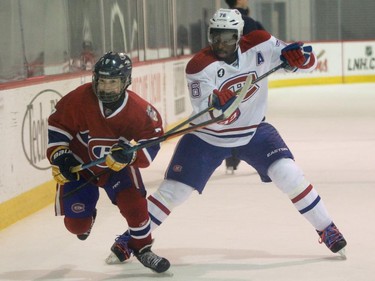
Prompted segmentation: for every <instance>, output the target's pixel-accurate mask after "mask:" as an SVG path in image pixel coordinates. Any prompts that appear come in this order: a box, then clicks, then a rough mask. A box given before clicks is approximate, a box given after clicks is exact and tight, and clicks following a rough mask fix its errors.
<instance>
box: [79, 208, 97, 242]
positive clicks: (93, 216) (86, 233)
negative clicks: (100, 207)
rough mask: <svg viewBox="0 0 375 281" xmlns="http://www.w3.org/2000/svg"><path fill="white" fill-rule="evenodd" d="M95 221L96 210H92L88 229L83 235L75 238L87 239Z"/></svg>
mask: <svg viewBox="0 0 375 281" xmlns="http://www.w3.org/2000/svg"><path fill="white" fill-rule="evenodd" d="M95 219H96V209H95V210H94V213H93V214H92V223H91V226H90V229H89V230H87V231H86V232H85V233H82V234H78V235H77V237H78V239H79V240H86V239H87V237H89V235H90V232H91V229H92V227H93V226H94V223H95Z"/></svg>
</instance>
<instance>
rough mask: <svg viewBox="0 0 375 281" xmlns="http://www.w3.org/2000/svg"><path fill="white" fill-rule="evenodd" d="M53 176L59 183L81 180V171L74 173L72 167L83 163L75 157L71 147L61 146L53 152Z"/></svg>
mask: <svg viewBox="0 0 375 281" xmlns="http://www.w3.org/2000/svg"><path fill="white" fill-rule="evenodd" d="M51 163H52V176H53V178H54V179H55V181H57V183H59V184H61V185H62V184H65V183H67V182H70V181H77V180H79V173H72V172H71V171H70V169H71V168H73V167H75V166H78V165H80V164H81V163H80V162H79V161H78V160H77V159H75V158H74V156H73V154H72V152H71V151H70V149H69V148H68V147H66V146H59V147H58V148H57V149H56V150H55V151H54V152H53V153H52V154H51Z"/></svg>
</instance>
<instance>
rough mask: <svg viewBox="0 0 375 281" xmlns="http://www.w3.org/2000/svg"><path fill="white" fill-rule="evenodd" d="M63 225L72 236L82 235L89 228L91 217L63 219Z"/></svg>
mask: <svg viewBox="0 0 375 281" xmlns="http://www.w3.org/2000/svg"><path fill="white" fill-rule="evenodd" d="M64 224H65V227H66V229H67V230H69V231H70V232H71V233H73V234H77V235H79V234H83V233H85V232H86V231H88V230H89V229H90V228H91V225H92V217H88V218H67V217H64Z"/></svg>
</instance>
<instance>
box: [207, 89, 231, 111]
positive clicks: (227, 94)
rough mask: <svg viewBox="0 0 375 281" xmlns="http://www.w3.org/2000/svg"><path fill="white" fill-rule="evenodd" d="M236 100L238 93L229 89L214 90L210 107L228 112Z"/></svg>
mask: <svg viewBox="0 0 375 281" xmlns="http://www.w3.org/2000/svg"><path fill="white" fill-rule="evenodd" d="M235 99H236V93H234V92H233V91H231V90H229V89H224V90H221V91H219V90H214V92H213V93H212V94H211V96H210V105H211V106H213V107H214V108H216V109H218V110H226V109H227V108H228V107H229V106H230V105H231V104H232V103H233V101H234V100H235Z"/></svg>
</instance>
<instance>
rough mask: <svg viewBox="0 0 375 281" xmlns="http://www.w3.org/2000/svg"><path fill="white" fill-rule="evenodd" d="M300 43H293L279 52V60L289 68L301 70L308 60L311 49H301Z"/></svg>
mask: <svg viewBox="0 0 375 281" xmlns="http://www.w3.org/2000/svg"><path fill="white" fill-rule="evenodd" d="M302 46H303V43H302V42H294V43H292V44H290V45H288V46H286V47H285V48H283V49H282V50H281V56H280V59H281V60H282V61H283V62H287V63H288V64H289V65H290V66H291V67H297V68H301V67H302V66H303V65H304V64H305V63H306V62H307V61H308V59H309V58H310V55H311V52H312V47H311V46H305V47H302Z"/></svg>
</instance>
